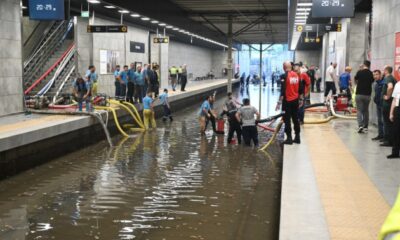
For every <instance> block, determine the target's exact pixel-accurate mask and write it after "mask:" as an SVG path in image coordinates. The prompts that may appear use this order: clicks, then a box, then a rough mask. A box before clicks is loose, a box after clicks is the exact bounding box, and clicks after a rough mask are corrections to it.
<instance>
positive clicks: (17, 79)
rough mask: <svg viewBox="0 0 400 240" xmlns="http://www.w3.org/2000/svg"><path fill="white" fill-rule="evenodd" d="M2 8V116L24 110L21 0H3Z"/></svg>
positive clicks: (0, 41) (0, 58)
mask: <svg viewBox="0 0 400 240" xmlns="http://www.w3.org/2000/svg"><path fill="white" fill-rule="evenodd" d="M0 10H1V11H0V12H1V14H0V26H1V27H0V53H1V54H0V62H1V65H2V67H0V83H1V84H0V86H1V91H0V102H1V104H0V116H3V115H8V114H12V113H18V112H22V111H23V85H22V74H23V73H22V72H23V69H22V41H21V39H22V37H21V27H22V25H21V24H22V23H21V7H20V1H19V0H1V1H0ZM3 10H4V11H3Z"/></svg>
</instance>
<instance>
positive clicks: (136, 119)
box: [108, 100, 144, 129]
mask: <svg viewBox="0 0 400 240" xmlns="http://www.w3.org/2000/svg"><path fill="white" fill-rule="evenodd" d="M108 102H109V103H112V104H115V105H117V106H118V107H121V108H123V109H125V110H126V111H127V112H128V113H129V114H130V115H131V116H132V118H133V120H135V122H136V123H137V124H138V125H139V127H141V128H143V129H144V125H143V123H142V121H141V118H140V117H139V119H140V120H139V119H138V118H137V117H136V116H135V114H133V112H132V111H131V109H129V108H128V107H127V106H126V105H124V104H122V103H120V102H119V101H115V100H108ZM133 107H135V106H133ZM134 109H135V110H136V108H134Z"/></svg>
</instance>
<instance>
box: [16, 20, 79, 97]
mask: <svg viewBox="0 0 400 240" xmlns="http://www.w3.org/2000/svg"><path fill="white" fill-rule="evenodd" d="M72 29H73V22H72V21H71V20H68V21H58V22H55V23H54V25H53V26H52V28H51V30H50V31H49V32H48V34H46V36H45V37H44V38H43V40H42V41H41V42H40V44H39V45H38V46H37V47H36V49H35V51H34V52H33V53H32V54H31V56H30V57H28V58H27V60H26V61H25V62H24V94H25V96H26V99H27V100H29V99H30V98H38V97H46V98H47V99H49V100H53V99H54V101H55V99H57V97H58V96H59V95H61V94H62V93H63V92H66V91H69V90H70V88H71V85H72V78H73V77H74V76H75V58H74V54H75V44H74V42H73V40H72V39H73V36H72V37H71V35H72V33H73V31H72ZM65 89H68V90H65Z"/></svg>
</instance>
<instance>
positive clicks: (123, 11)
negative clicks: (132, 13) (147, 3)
mask: <svg viewBox="0 0 400 240" xmlns="http://www.w3.org/2000/svg"><path fill="white" fill-rule="evenodd" d="M118 12H119V13H129V11H128V10H118Z"/></svg>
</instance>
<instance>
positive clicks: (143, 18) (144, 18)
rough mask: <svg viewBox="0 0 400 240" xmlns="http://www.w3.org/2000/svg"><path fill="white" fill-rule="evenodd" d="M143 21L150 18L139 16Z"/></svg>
mask: <svg viewBox="0 0 400 240" xmlns="http://www.w3.org/2000/svg"><path fill="white" fill-rule="evenodd" d="M141 19H142V20H143V21H149V20H150V18H148V17H142V18H141Z"/></svg>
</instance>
